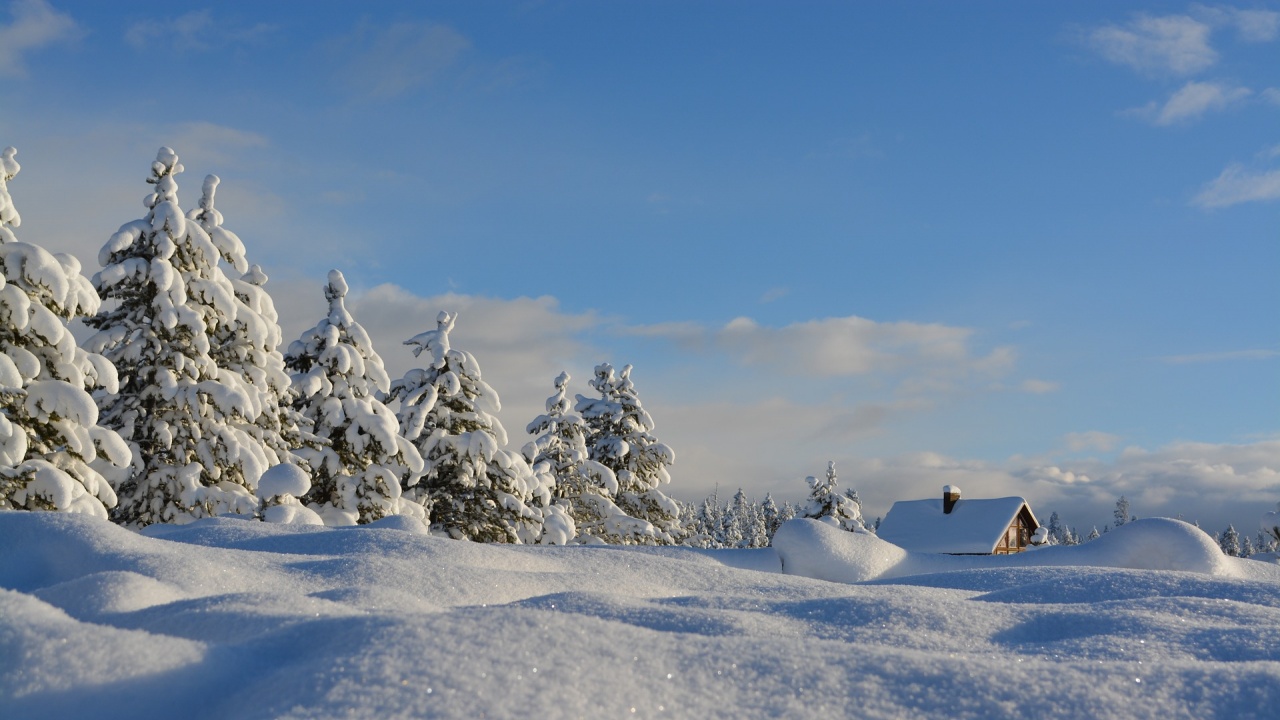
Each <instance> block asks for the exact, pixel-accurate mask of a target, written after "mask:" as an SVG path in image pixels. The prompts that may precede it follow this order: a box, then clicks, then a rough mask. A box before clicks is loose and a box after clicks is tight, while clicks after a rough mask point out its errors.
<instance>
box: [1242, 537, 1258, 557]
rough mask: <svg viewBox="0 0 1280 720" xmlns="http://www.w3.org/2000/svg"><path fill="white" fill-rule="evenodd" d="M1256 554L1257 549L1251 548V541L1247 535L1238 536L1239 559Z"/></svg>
mask: <svg viewBox="0 0 1280 720" xmlns="http://www.w3.org/2000/svg"><path fill="white" fill-rule="evenodd" d="M1256 552H1258V549H1257V548H1255V547H1254V546H1253V540H1250V539H1249V536H1248V535H1241V536H1240V557H1242V558H1247V557H1253V555H1254V553H1256Z"/></svg>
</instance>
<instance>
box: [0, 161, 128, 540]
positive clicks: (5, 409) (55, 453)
mask: <svg viewBox="0 0 1280 720" xmlns="http://www.w3.org/2000/svg"><path fill="white" fill-rule="evenodd" d="M16 154H17V151H16V150H14V149H13V148H11V147H10V148H5V150H4V151H3V152H2V153H0V509H27V510H61V511H67V512H80V513H87V514H90V515H95V516H97V517H101V518H103V519H106V517H107V508H110V507H113V506H115V504H116V495H115V492H114V491H113V490H112V488H111V485H110V483H108V482H107V480H106V478H104V477H103V476H102V475H101V474H100V473H99V472H98V471H97V470H96V469H94V467H92V465H91V464H94V463H95V461H97V462H98V463H101V462H103V461H106V462H107V463H108V464H112V465H114V466H116V467H117V468H123V467H127V466H128V465H129V462H130V460H131V454H130V451H129V447H128V445H126V444H125V442H124V441H123V440H122V439H121V438H120V436H119V435H118V434H116V433H115V432H114V431H112V430H109V429H107V428H105V427H102V426H101V425H99V424H98V407H97V405H96V404H94V401H93V397H92V396H91V395H90V394H89V393H90V392H91V391H93V390H95V389H97V388H101V389H103V390H104V391H106V392H115V391H116V389H117V382H116V381H117V379H116V371H115V367H114V366H112V365H111V363H110V362H109V361H108V360H107V359H106V358H104V357H102V356H101V355H96V354H91V353H88V352H86V351H85V350H83V349H81V348H80V347H79V346H77V345H76V341H75V338H73V337H72V336H71V333H70V332H69V331H68V330H67V322H68V321H69V320H71V319H72V318H76V317H86V316H88V315H92V314H93V313H95V312H97V310H98V307H99V302H100V301H99V298H98V293H97V292H95V291H94V289H93V285H91V284H90V283H89V280H88V278H86V277H84V276H83V275H81V274H80V262H79V261H78V260H76V259H75V258H73V257H71V256H69V255H52V254H50V253H49V252H48V251H46V250H45V249H44V248H41V247H39V246H37V245H31V244H28V243H24V242H19V241H18V239H17V237H16V235H15V234H14V232H13V228H17V227H18V226H19V225H21V223H22V218H21V216H20V215H19V214H18V211H17V208H15V207H14V205H13V199H12V197H11V196H10V195H9V188H8V183H9V181H10V180H12V179H13V178H14V176H16V175H17V174H18V171H19V170H20V169H21V168H20V166H19V165H18V162H17V161H16V160H15V158H14V156H15V155H16Z"/></svg>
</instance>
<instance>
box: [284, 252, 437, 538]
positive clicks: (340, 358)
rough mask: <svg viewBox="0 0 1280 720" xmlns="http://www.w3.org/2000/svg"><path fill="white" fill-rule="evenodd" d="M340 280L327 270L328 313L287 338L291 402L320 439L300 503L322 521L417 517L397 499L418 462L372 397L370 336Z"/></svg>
mask: <svg viewBox="0 0 1280 720" xmlns="http://www.w3.org/2000/svg"><path fill="white" fill-rule="evenodd" d="M346 296H347V281H346V279H345V278H343V277H342V273H340V272H338V271H337V270H331V271H329V281H328V284H327V285H326V286H325V290H324V297H325V300H327V301H328V303H329V312H328V314H327V315H326V316H325V318H324V319H323V320H321V321H320V322H319V324H317V325H316V326H315V327H314V328H312V329H310V330H308V331H306V332H304V333H303V334H302V336H301V337H300V338H298V339H297V340H294V341H293V343H291V344H290V345H289V352H288V353H287V354H286V355H285V367H286V368H287V369H289V370H290V371H291V372H292V373H293V378H292V383H293V389H294V391H295V392H296V393H297V394H296V397H295V400H294V409H295V410H297V411H298V412H299V413H301V414H302V415H303V416H304V417H305V418H306V419H307V421H308V422H309V423H310V424H311V427H312V429H313V430H312V431H313V432H314V433H315V435H316V436H317V437H319V438H320V439H321V440H322V441H324V442H325V443H326V445H325V446H324V447H321V448H319V449H318V450H314V451H312V452H310V453H309V454H308V455H309V457H308V460H309V462H310V465H311V489H310V491H309V492H308V493H307V494H306V496H305V497H304V498H303V502H304V504H306V505H308V506H309V507H310V508H311V509H312V510H314V511H316V512H317V513H319V514H320V516H321V517H323V518H324V521H325V524H327V525H350V524H355V523H357V522H359V523H362V524H363V523H368V522H372V521H374V520H377V519H379V518H382V517H386V516H388V515H412V516H414V517H417V518H419V519H425V518H426V515H427V511H428V510H429V508H427V507H424V506H423V504H421V503H420V502H413V501H411V500H409V499H406V498H402V497H401V495H402V491H403V489H405V488H412V487H413V486H414V485H416V484H417V483H418V479H419V477H421V475H422V473H423V461H422V457H421V455H419V453H418V449H417V448H416V447H414V446H413V444H412V443H410V442H409V441H408V440H406V439H404V438H403V437H401V435H400V424H399V422H398V421H397V420H396V415H395V413H393V412H392V411H391V409H390V408H388V407H387V406H386V405H385V404H383V402H382V401H381V400H380V399H379V398H378V397H377V395H376V393H378V392H380V391H386V390H387V389H388V388H389V386H390V382H389V378H388V377H387V371H386V370H385V369H383V366H382V358H381V357H380V356H379V355H378V352H377V351H376V350H375V349H374V347H373V342H372V341H371V340H370V339H369V333H367V332H366V331H365V329H364V327H362V326H361V325H360V324H359V323H357V322H356V321H355V319H354V318H353V317H351V313H350V312H348V311H347V308H346Z"/></svg>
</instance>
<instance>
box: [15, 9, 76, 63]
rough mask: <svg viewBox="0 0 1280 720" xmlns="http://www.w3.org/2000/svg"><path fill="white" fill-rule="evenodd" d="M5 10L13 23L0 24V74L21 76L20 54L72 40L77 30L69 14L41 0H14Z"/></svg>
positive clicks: (21, 56) (21, 55)
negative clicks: (7, 10)
mask: <svg viewBox="0 0 1280 720" xmlns="http://www.w3.org/2000/svg"><path fill="white" fill-rule="evenodd" d="M9 13H10V15H12V16H13V22H11V23H9V24H8V25H0V75H8V76H10V77H25V76H26V74H27V68H26V64H25V63H24V62H23V54H25V53H26V52H28V51H31V50H38V49H40V48H42V47H45V46H47V45H51V44H53V43H56V42H60V41H65V40H71V39H74V38H75V37H76V36H77V35H78V34H79V32H80V30H79V27H78V26H77V25H76V22H75V21H74V20H72V19H71V16H70V15H65V14H63V13H60V12H57V11H56V10H54V9H53V8H52V7H50V6H49V3H48V2H46V1H45V0H14V2H12V3H10V5H9Z"/></svg>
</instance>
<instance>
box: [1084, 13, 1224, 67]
mask: <svg viewBox="0 0 1280 720" xmlns="http://www.w3.org/2000/svg"><path fill="white" fill-rule="evenodd" d="M1212 31H1213V28H1212V27H1211V26H1210V25H1209V24H1208V23H1205V22H1201V21H1200V20H1197V19H1195V18H1193V17H1190V16H1187V15H1169V16H1165V17H1152V16H1150V15H1145V14H1144V15H1138V16H1137V17H1135V18H1134V19H1133V20H1131V21H1130V22H1129V23H1127V24H1125V25H1107V26H1105V27H1101V28H1097V29H1095V30H1093V31H1091V32H1090V33H1088V43H1089V45H1090V46H1091V47H1092V48H1093V49H1094V50H1095V51H1097V52H1098V53H1099V54H1100V55H1102V57H1104V58H1106V59H1107V60H1110V61H1111V62H1113V63H1116V64H1119V65H1125V66H1128V67H1130V68H1132V69H1134V70H1136V71H1138V72H1141V73H1147V74H1174V75H1190V74H1193V73H1197V72H1200V71H1201V70H1204V69H1206V68H1209V67H1211V66H1212V65H1213V64H1214V63H1216V62H1217V61H1218V53H1217V52H1216V51H1214V49H1213V48H1212V47H1211V46H1210V45H1209V38H1210V35H1211V33H1212Z"/></svg>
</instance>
